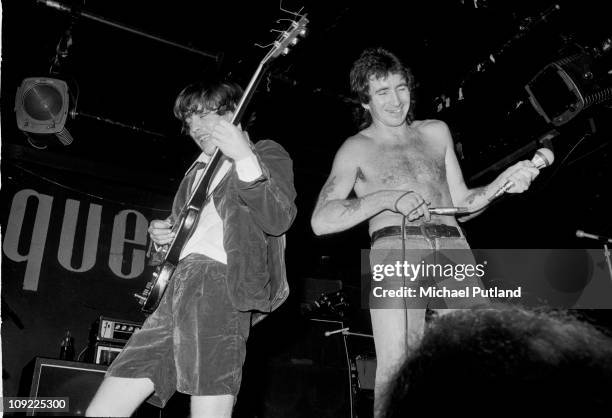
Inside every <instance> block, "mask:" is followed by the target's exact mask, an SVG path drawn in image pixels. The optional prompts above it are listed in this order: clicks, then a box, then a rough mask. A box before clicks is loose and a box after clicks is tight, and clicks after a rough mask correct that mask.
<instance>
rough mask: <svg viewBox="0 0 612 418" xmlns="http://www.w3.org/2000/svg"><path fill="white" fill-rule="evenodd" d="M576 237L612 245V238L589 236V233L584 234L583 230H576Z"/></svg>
mask: <svg viewBox="0 0 612 418" xmlns="http://www.w3.org/2000/svg"><path fill="white" fill-rule="evenodd" d="M576 236H577V237H578V238H590V239H594V240H596V241H601V242H605V243H608V244H612V238H608V237H604V236H602V235H595V234H589V233H588V232H584V231H583V230H581V229H578V230H576Z"/></svg>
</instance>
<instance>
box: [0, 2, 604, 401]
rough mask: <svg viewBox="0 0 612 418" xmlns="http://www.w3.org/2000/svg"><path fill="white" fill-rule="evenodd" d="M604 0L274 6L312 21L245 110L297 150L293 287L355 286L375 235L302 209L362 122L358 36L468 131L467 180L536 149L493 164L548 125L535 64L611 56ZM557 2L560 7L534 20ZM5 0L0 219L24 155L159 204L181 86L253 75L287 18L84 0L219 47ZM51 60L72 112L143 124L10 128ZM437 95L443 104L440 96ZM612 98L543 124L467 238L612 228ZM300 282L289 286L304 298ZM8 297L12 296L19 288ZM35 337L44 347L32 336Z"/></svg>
mask: <svg viewBox="0 0 612 418" xmlns="http://www.w3.org/2000/svg"><path fill="white" fill-rule="evenodd" d="M604 3H605V2H603V1H601V2H597V1H569V0H567V1H557V2H552V1H548V0H534V1H530V2H507V1H501V0H498V1H478V0H474V1H467V0H466V1H459V0H456V1H453V0H448V1H441V0H436V1H427V2H416V1H414V2H406V1H388V2H383V3H381V2H363V3H362V2H356V1H349V0H338V1H326V2H322V1H314V0H304V1H297V0H288V1H284V2H283V4H282V6H283V8H285V9H289V10H291V11H298V10H299V9H300V8H301V7H303V12H306V13H308V17H309V19H310V24H309V27H308V32H309V33H308V36H307V37H306V38H305V39H303V40H302V41H301V42H300V43H299V44H298V45H297V46H296V47H295V48H293V49H292V51H291V52H290V53H289V55H288V56H286V57H282V58H279V59H278V60H276V61H275V62H274V63H273V65H272V67H271V69H270V71H269V73H268V75H267V76H266V78H265V79H264V80H263V81H262V83H261V84H260V87H259V89H258V91H257V94H256V95H255V97H254V99H253V101H252V103H251V106H250V107H249V110H250V111H253V112H254V114H255V120H254V122H253V123H252V125H251V127H250V128H249V131H250V133H251V136H252V137H253V138H255V139H257V138H265V137H270V138H273V139H275V140H277V141H278V142H279V143H281V144H282V145H283V146H284V147H285V148H286V149H287V150H288V151H289V153H290V154H291V156H292V158H293V160H294V171H295V184H296V188H297V190H298V200H297V204H298V209H299V213H298V218H297V220H296V222H295V224H294V226H293V227H292V229H291V231H290V233H289V236H288V272H289V276H290V280H291V284H292V286H293V288H294V290H295V289H302V290H304V287H307V285H305V283H307V282H306V279H307V278H313V277H314V278H321V279H336V280H341V281H342V283H343V285H344V287H345V288H346V289H349V290H350V289H357V288H358V286H359V280H360V279H359V274H360V272H359V261H358V259H359V257H360V250H361V249H362V248H367V247H368V235H367V228H366V225H365V224H363V225H361V226H359V227H356V228H353V229H352V230H351V231H347V232H343V233H341V234H335V235H332V236H327V237H316V236H314V234H313V233H312V231H311V229H310V225H309V222H310V215H311V213H312V210H313V208H314V204H315V201H316V198H317V195H318V192H319V190H320V188H321V186H322V185H323V183H324V182H325V179H326V177H327V175H328V173H329V170H330V167H331V162H332V159H333V156H334V154H335V152H336V150H337V149H338V148H339V146H340V145H341V144H342V142H343V140H344V139H345V138H346V137H348V136H350V135H352V134H354V133H355V132H356V130H357V129H356V125H355V123H354V120H353V114H354V109H355V103H354V101H353V100H352V98H351V96H350V94H349V89H348V73H349V70H350V67H351V64H352V62H353V61H354V60H355V59H356V58H357V57H358V56H359V54H360V52H361V51H362V50H363V49H364V48H366V47H372V46H384V47H386V48H388V49H390V50H391V51H393V52H394V53H396V54H397V55H398V56H399V57H400V58H401V59H402V60H403V61H404V62H405V63H406V64H407V65H408V66H410V67H411V68H412V69H413V72H414V74H415V77H416V80H417V83H418V86H417V88H416V90H415V95H416V98H417V104H416V108H415V110H416V116H417V118H418V119H427V118H432V119H442V120H444V121H446V122H447V123H448V124H449V126H450V127H451V130H452V132H453V135H454V139H455V142H456V143H460V144H461V152H459V156H460V159H461V165H462V168H463V171H464V176H465V178H466V180H467V182H468V186H479V185H483V184H486V183H487V182H488V181H490V180H491V179H492V178H493V177H494V176H495V175H497V174H498V173H499V172H500V171H502V169H503V167H505V166H508V165H510V164H511V163H513V162H514V161H515V160H516V159H517V158H521V159H529V158H531V156H532V153H533V151H530V152H529V153H528V154H525V155H517V156H516V158H515V159H513V160H511V161H507V162H506V163H504V165H503V167H499V168H492V167H493V165H494V164H495V163H496V162H498V161H499V160H501V159H502V158H504V157H507V156H508V155H510V154H512V153H513V152H515V151H516V150H518V149H520V148H521V147H523V146H525V145H527V144H529V143H530V142H532V141H534V140H535V139H537V138H538V137H539V136H540V135H542V134H543V133H545V132H547V131H548V130H550V129H551V128H552V126H551V125H549V124H547V123H546V122H545V121H544V119H543V118H542V117H541V116H539V115H538V114H537V113H536V112H535V110H534V109H533V107H532V106H531V104H530V103H529V101H528V100H527V95H526V92H525V89H524V86H525V84H527V82H529V80H531V79H532V78H533V77H534V76H535V74H537V72H538V71H539V70H540V69H542V68H543V67H544V66H546V65H547V64H549V63H551V62H553V61H556V60H558V59H560V58H563V57H566V56H569V55H571V54H573V53H577V52H578V53H588V54H601V55H602V57H601V59H600V61H601V62H603V63H604V65H607V67H606V68H607V69H608V70H609V69H610V68H611V66H610V65H609V63H610V55H611V54H610V52H609V49H608V50H607V53H606V52H605V51H604V49H605V47H604V45H605V44H606V40H608V41H607V42H608V44H609V42H610V41H609V40H610V36H611V33H610V32H611V31H610V24H609V19H608V16H609V15H608V14H607V13H606V11H605V7H604ZM66 4H71V3H69V2H66ZM79 4H80V3H79V2H74V5H75V6H77V7H78V6H79ZM555 4H557V5H559V6H560V9H559V10H558V11H555V12H552V13H550V14H549V15H548V16H547V17H546V18H542V19H541V18H540V17H541V16H542V13H543V12H545V11H547V10H548V11H550V10H551V9H550V8H551V7H552V6H553V5H555ZM2 8H3V16H2V17H3V19H2V84H1V89H2V90H1V91H2V98H1V100H2V102H1V106H2V144H3V149H2V156H3V161H2V162H3V170H2V175H3V179H2V180H3V201H4V202H3V206H2V208H3V215H2V221H3V232H4V231H5V222H6V219H7V211H8V206H7V205H8V203H7V201H8V200H10V198H11V195H10V192H11V191H12V190H15V189H16V188H19V187H21V184H22V182H23V183H25V182H24V180H23V178H22V177H21V176H19V175H14V176H13V175H11V176H8V175H7V173H12V172H13V171H12V170H15V172H19V171H20V170H21V169H23V168H26V169H27V170H29V172H32V173H34V175H38V176H44V177H45V178H47V179H51V180H53V181H56V182H58V183H60V184H62V185H64V186H68V187H71V188H73V189H74V190H79V191H81V192H84V193H88V194H93V195H95V196H97V197H99V198H100V199H107V200H112V201H120V202H122V203H123V204H125V205H128V206H130V205H131V206H133V207H144V208H155V209H152V210H150V211H146V210H145V211H144V212H145V213H146V214H147V216H148V215H149V214H150V215H151V216H154V215H156V214H157V213H159V212H161V213H163V210H164V209H168V208H169V207H170V202H171V198H172V194H173V191H174V189H175V188H176V186H177V184H178V181H179V180H180V178H181V177H182V174H183V172H184V170H185V169H186V168H187V167H188V166H189V165H190V164H191V162H192V161H193V159H194V158H195V156H196V155H197V153H198V150H197V149H196V147H195V145H194V144H192V142H191V141H190V140H189V138H187V137H185V136H183V135H181V133H180V124H179V122H178V121H177V120H175V119H174V118H173V115H172V106H173V102H174V99H175V97H176V95H177V93H178V92H179V91H180V90H181V88H182V87H183V86H185V85H186V84H187V83H189V82H192V81H195V80H198V79H203V78H206V77H207V76H210V75H212V74H215V73H220V74H223V75H230V76H231V77H233V78H234V79H236V80H238V81H239V82H241V84H243V85H246V82H247V81H248V79H249V78H250V76H251V74H252V73H253V71H254V70H255V68H256V66H257V64H258V63H259V61H260V60H261V59H262V58H263V55H264V54H265V52H266V50H265V49H262V48H259V47H257V46H256V45H255V43H260V44H263V45H267V44H268V43H270V42H272V41H273V39H274V38H275V37H276V34H275V33H271V32H270V29H285V28H286V26H287V22H285V21H281V22H280V23H277V20H278V19H281V18H290V17H291V15H289V14H288V13H284V12H282V11H281V10H279V3H278V1H275V0H274V1H272V0H271V1H251V2H244V3H240V4H236V3H230V2H202V1H173V2H160V3H155V2H149V1H140V0H139V1H129V2H125V1H123V2H119V1H101V0H88V1H86V2H85V4H84V5H83V10H86V11H88V12H89V13H91V14H94V15H97V16H100V17H103V18H104V19H108V20H111V21H114V22H118V23H121V24H123V25H127V26H130V27H133V28H137V29H138V30H141V31H143V32H146V33H149V34H154V35H156V36H159V37H163V38H166V39H170V40H172V41H174V42H177V43H180V44H183V45H189V46H191V47H192V48H195V49H198V50H201V51H205V52H206V53H207V54H209V55H212V56H214V57H216V58H213V57H210V56H203V55H201V54H196V53H193V52H188V51H185V50H183V49H180V48H175V47H172V46H169V45H166V44H164V43H160V42H157V41H155V40H152V39H149V38H146V37H143V36H139V35H137V34H134V33H130V32H127V31H124V30H121V29H118V28H116V27H111V26H109V25H106V24H103V23H100V22H96V21H92V20H90V19H86V18H82V17H81V18H79V19H76V20H75V19H73V18H72V17H71V15H70V14H69V13H65V12H61V11H58V10H56V9H53V8H50V7H47V6H45V5H43V4H41V3H37V2H36V1H31V0H28V1H25V0H20V1H16V0H13V1H3V2H2ZM69 28H71V29H70V38H71V40H72V45H71V47H70V48H69V50H68V54H67V56H66V57H65V58H61V59H59V61H58V62H57V63H56V64H59V65H54V66H52V62H53V60H54V58H55V57H56V46H57V45H58V42H60V41H61V40H62V38H63V39H64V40H66V39H68V38H67V37H66V31H67V30H68V29H69ZM608 47H609V45H608ZM491 55H493V57H494V61H495V62H493V61H492V60H490V59H489V57H490V56H491ZM52 67H53V68H52ZM51 70H53V71H54V73H55V74H54V76H55V77H57V78H61V79H64V80H66V81H67V82H68V84H69V86H70V91H71V93H72V94H73V95H75V96H76V95H77V93H78V102H77V107H76V110H77V112H80V113H82V114H90V115H94V116H97V117H99V118H106V119H109V120H112V121H115V122H120V123H123V124H126V125H131V126H133V127H135V128H136V129H128V128H124V127H119V126H117V125H116V124H115V125H113V124H110V123H104V122H101V121H96V120H93V119H92V118H90V117H86V116H77V117H76V118H69V121H68V123H67V128H68V130H69V131H70V133H71V134H72V136H73V137H74V143H73V144H72V145H70V146H63V145H61V144H59V143H58V142H57V141H56V140H55V139H54V137H49V138H47V139H43V140H41V139H39V141H42V142H39V143H38V145H39V147H41V146H42V147H46V148H45V149H36V148H34V147H32V146H31V145H30V144H29V143H28V141H27V138H26V136H25V135H24V134H23V133H22V132H20V131H19V130H18V129H17V127H16V123H15V114H14V112H13V107H14V98H15V92H16V89H17V87H18V86H19V85H20V84H21V81H22V80H23V79H24V78H26V77H35V76H48V75H49V74H50V71H51ZM606 82H609V78H608V79H607V80H606ZM460 88H461V94H462V100H459V89H460ZM443 96H444V97H447V98H448V100H449V101H448V106H442V107H440V106H439V104H440V101H441V98H442V97H443ZM73 105H74V103H73ZM611 112H612V109H611V107H610V102H609V101H608V102H607V103H604V104H599V105H596V106H593V107H591V108H590V109H588V110H586V111H584V112H582V113H581V114H579V115H578V116H577V117H576V118H574V119H573V120H572V121H570V122H569V123H567V124H565V125H563V126H561V127H559V128H558V131H559V133H560V134H559V135H558V136H557V137H555V138H553V140H552V147H553V149H554V152H555V164H554V165H553V166H552V167H550V168H547V169H546V170H544V171H543V172H542V174H541V175H540V177H539V178H538V179H537V180H536V181H535V183H534V184H533V186H532V188H531V189H530V190H529V191H528V192H526V193H524V194H523V195H514V196H508V197H503V198H501V199H499V201H498V202H496V203H495V204H493V205H491V207H490V208H489V209H487V211H486V212H484V214H483V215H481V216H480V217H478V218H475V219H473V220H470V221H468V222H466V223H465V224H464V227H465V229H466V231H467V235H468V239H469V240H470V243H471V245H472V247H475V248H476V247H478V248H596V247H597V246H598V244H597V243H596V242H593V241H588V240H584V239H582V240H581V239H578V238H576V237H575V231H576V229H583V230H586V231H588V232H593V233H596V234H602V235H607V236H611V235H612V222H611V221H610V203H609V202H610V197H611V191H612V187H610V180H611V179H612V168H611V166H612V165H611V164H610V154H611V149H610V135H611V133H612V126H611V122H610V121H611V117H610V116H611ZM145 130H146V131H149V132H155V134H152V133H146V132H144V131H145ZM483 171H485V174H483V175H481V176H479V177H478V178H474V177H475V175H476V174H478V173H481V172H483ZM157 209H161V211H158V212H155V210H157ZM3 261H4V262H3V277H2V280H3V287H4V286H5V284H6V282H7V281H8V280H11V279H15V280H17V278H18V276H19V274H21V273H20V271H21V270H19V269H18V268H16V267H15V268H13V267H14V266H12V265H11V264H10V262H8V263H7V262H6V258H5V257H3ZM7 264H8V267H6V266H7ZM9 268H11V270H7V269H9ZM7 273H8V274H7ZM142 281H143V283H144V282H146V278H143V279H142ZM109 286H112V284H110V285H109ZM110 289H111V290H110V291H109V292H111V294H112V287H110ZM308 290H309V289H305V291H303V292H300V291H296V292H294V293H295V294H294V298H295V300H294V301H295V303H296V304H297V303H299V301H300V300H303V299H304V296H303V294H304V292H306V293H307V292H308ZM5 293H6V292H3V297H4V294H5ZM9 296H10V295H7V297H6V300H7V302H8V303H9V304H11V303H12V304H13V305H14V304H15V303H19V302H16V301H15V300H13V301H12V300H10V298H9ZM22 296H23V295H21V296H13V297H22ZM39 297H43V295H42V294H41V295H40V296H39ZM101 297H111V296H108V295H101ZM13 309H15V306H13ZM129 309H131V311H130V312H123V313H122V314H123V317H126V318H128V317H132V318H137V317H138V314H137V308H136V307H130V308H129ZM129 309H128V308H125V311H128V310H129ZM16 311H18V310H17V309H16ZM98 312H100V311H98ZM32 315H34V313H32ZM92 315H94V317H95V314H94V313H93V311H92V313H91V314H90V316H89V317H85V318H83V319H82V322H83V325H82V328H83V329H85V328H87V327H88V326H89V324H90V323H91V319H92ZM50 321H51V319H50ZM62 321H65V319H63V318H62V317H61V316H60V317H55V318H53V319H52V322H54V323H55V324H57V326H56V328H57V330H58V331H57V332H58V333H59V335H58V336H57V338H56V339H53V338H51V339H50V340H49V341H45V342H44V343H43V344H42V345H40V346H39V351H40V352H41V354H46V355H52V354H54V353H55V351H56V346H57V343H58V341H59V340H58V339H59V338H60V336H61V332H62V331H61V330H62V328H64V327H63V326H62ZM71 322H74V319H71ZM7 326H9V327H10V326H11V325H10V321H9V325H7ZM73 327H74V325H73ZM32 329H33V328H30V330H27V329H26V330H25V331H22V333H21V334H20V335H22V337H20V338H25V339H26V340H28V339H29V340H31V339H36V338H37V337H36V335H35V332H33V331H32ZM34 329H35V328H34ZM4 332H5V327H4V326H3V333H4ZM82 332H83V334H84V333H85V332H84V331H82ZM11 335H13V334H11ZM3 337H4V335H3ZM81 343H83V341H81ZM15 344H18V341H13V340H10V341H9V339H7V338H3V345H4V346H5V349H4V351H5V352H4V362H5V364H6V363H7V362H10V361H11V360H12V359H13V358H12V357H11V356H14V354H13V352H12V351H11V350H9V349H7V348H6V346H7V345H15ZM28 353H29V354H32V355H35V354H36V353H34V348H32V349H31V350H30V351H28ZM7 357H8V358H7ZM20 358H21V357H20ZM19 367H21V365H20V364H15V365H13V366H12V368H13V369H14V370H18V369H19ZM15 378H16V377H15V375H14V374H13V376H12V379H13V380H12V381H6V380H5V387H8V388H14V387H15V383H14V380H15ZM7 390H8V389H7Z"/></svg>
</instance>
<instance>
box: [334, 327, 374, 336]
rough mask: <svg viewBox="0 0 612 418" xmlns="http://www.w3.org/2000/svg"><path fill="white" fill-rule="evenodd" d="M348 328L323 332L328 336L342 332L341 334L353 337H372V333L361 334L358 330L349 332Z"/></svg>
mask: <svg viewBox="0 0 612 418" xmlns="http://www.w3.org/2000/svg"><path fill="white" fill-rule="evenodd" d="M349 329H350V328H348V327H347V328H340V329H337V330H334V331H326V332H325V334H324V335H325V336H326V337H329V336H330V335H334V334H340V333H341V334H342V335H352V336H353V337H365V338H374V336H373V335H370V334H362V333H360V332H351V331H349Z"/></svg>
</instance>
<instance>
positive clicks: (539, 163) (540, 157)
mask: <svg viewBox="0 0 612 418" xmlns="http://www.w3.org/2000/svg"><path fill="white" fill-rule="evenodd" d="M553 161H555V155H554V154H553V153H552V151H551V150H549V149H548V148H540V149H539V150H537V151H536V153H535V155H534V156H533V158H532V159H531V162H532V163H533V165H535V166H536V168H537V169H538V170H541V169H543V168H544V167H548V166H550V165H551V164H552V163H553ZM512 186H514V182H513V181H512V180H507V181H506V182H505V183H504V185H503V186H501V187H500V188H499V189H497V191H496V192H495V194H494V195H493V197H491V198H490V199H489V202H490V201H491V200H493V199H497V198H498V197H500V196H501V195H503V194H504V193H506V192H507V191H508V190H510V188H511V187H512Z"/></svg>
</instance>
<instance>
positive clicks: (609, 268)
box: [603, 242, 612, 280]
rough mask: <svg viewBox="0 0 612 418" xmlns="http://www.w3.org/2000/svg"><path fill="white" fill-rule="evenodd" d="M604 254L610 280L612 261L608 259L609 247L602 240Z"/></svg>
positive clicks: (611, 278)
mask: <svg viewBox="0 0 612 418" xmlns="http://www.w3.org/2000/svg"><path fill="white" fill-rule="evenodd" d="M603 247H604V255H605V256H606V262H607V263H608V272H610V280H612V262H611V261H610V249H609V248H608V244H606V243H605V242H604V245H603Z"/></svg>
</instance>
